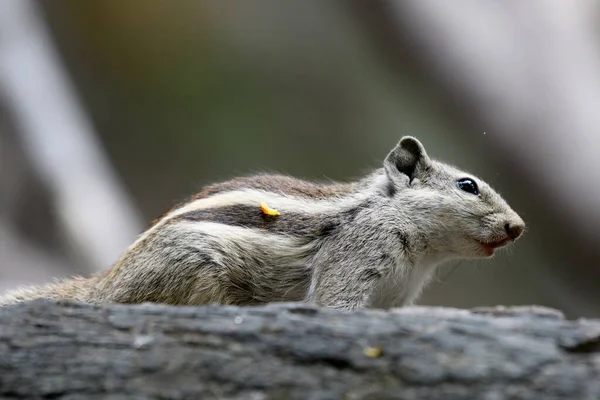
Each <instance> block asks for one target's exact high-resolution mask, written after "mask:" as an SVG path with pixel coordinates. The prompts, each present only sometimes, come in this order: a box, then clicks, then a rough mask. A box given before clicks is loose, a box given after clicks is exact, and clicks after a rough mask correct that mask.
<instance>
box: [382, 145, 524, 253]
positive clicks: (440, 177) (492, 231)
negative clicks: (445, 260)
mask: <svg viewBox="0 0 600 400" xmlns="http://www.w3.org/2000/svg"><path fill="white" fill-rule="evenodd" d="M384 170H385V173H386V176H387V179H388V182H387V184H388V185H391V186H390V187H391V189H390V190H388V192H389V194H390V202H389V203H388V206H389V208H388V209H389V211H390V213H389V215H392V214H394V215H398V213H397V210H410V215H406V214H400V215H399V218H398V219H397V220H396V221H395V222H396V223H398V224H400V225H407V222H406V221H409V222H408V226H405V229H406V230H407V231H408V236H409V237H410V233H411V232H415V233H416V232H418V236H419V235H420V236H421V237H425V238H427V243H425V244H423V245H424V246H426V247H427V248H428V249H429V250H430V251H432V250H433V251H435V252H439V253H442V254H445V255H447V256H448V257H452V258H479V257H490V256H492V255H493V254H494V250H495V249H497V248H499V247H503V246H504V245H506V244H509V243H510V242H513V241H515V240H516V239H517V238H518V237H519V236H521V234H522V233H523V231H524V229H525V223H524V222H523V220H522V219H521V217H520V216H519V215H518V214H517V213H516V212H515V211H513V210H512V209H511V208H510V206H509V205H508V204H507V203H506V201H505V200H504V199H503V198H502V196H500V194H498V193H497V192H496V191H495V190H494V189H492V188H491V187H490V186H489V185H488V184H487V183H485V182H484V181H483V180H481V179H480V178H477V177H475V176H474V175H472V174H470V173H467V172H464V171H461V170H459V169H457V168H455V167H452V166H450V165H447V164H444V163H441V162H437V161H434V160H432V159H430V158H429V156H428V155H427V152H426V151H425V148H424V147H423V145H422V144H421V142H419V141H418V140H417V139H415V138H414V137H410V136H405V137H403V138H402V139H401V140H400V142H399V143H398V145H397V146H396V147H395V148H394V149H393V150H392V151H391V152H390V153H389V154H388V156H387V157H386V159H385V162H384ZM394 210H396V211H395V212H394ZM390 219H391V220H392V221H393V220H394V218H390Z"/></svg>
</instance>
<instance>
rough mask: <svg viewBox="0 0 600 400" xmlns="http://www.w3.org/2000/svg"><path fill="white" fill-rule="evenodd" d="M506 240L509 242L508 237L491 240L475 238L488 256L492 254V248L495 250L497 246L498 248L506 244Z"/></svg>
mask: <svg viewBox="0 0 600 400" xmlns="http://www.w3.org/2000/svg"><path fill="white" fill-rule="evenodd" d="M508 242H510V238H509V237H507V238H504V239H501V240H495V241H491V242H482V241H481V240H477V243H479V244H480V245H481V247H482V248H483V251H484V252H485V254H487V255H488V256H491V255H493V254H494V250H496V249H497V248H500V247H502V246H505V245H507V244H508Z"/></svg>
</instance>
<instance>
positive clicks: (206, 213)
mask: <svg viewBox="0 0 600 400" xmlns="http://www.w3.org/2000/svg"><path fill="white" fill-rule="evenodd" d="M343 219H344V216H343V215H339V216H325V215H323V214H313V215H308V214H300V213H293V212H285V213H282V214H281V215H279V216H271V215H265V214H264V213H263V212H262V211H261V209H260V207H259V206H258V205H256V207H253V206H246V205H235V206H227V207H218V208H209V209H204V210H194V211H190V212H187V213H185V214H181V215H178V216H177V217H174V218H173V220H174V221H176V220H188V221H203V222H216V223H220V224H225V225H231V226H239V227H244V228H255V229H264V230H266V231H269V232H273V233H285V234H288V235H294V236H302V237H325V236H328V235H331V234H333V233H334V232H335V231H336V230H337V229H338V227H339V226H340V223H341V221H342V220H343Z"/></svg>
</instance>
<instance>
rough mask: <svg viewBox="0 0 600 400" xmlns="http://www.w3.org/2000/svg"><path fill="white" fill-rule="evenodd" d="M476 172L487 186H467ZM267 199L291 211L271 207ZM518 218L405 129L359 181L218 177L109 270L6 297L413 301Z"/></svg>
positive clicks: (355, 304) (485, 250)
mask: <svg viewBox="0 0 600 400" xmlns="http://www.w3.org/2000/svg"><path fill="white" fill-rule="evenodd" d="M465 177H468V178H471V179H473V180H474V181H475V182H476V183H477V185H478V187H479V192H480V195H474V194H471V193H467V192H464V191H462V190H460V189H459V188H458V186H457V184H456V181H457V180H458V179H461V178H465ZM261 202H266V203H267V204H268V205H269V206H270V207H272V208H274V209H276V210H278V211H279V212H280V215H279V216H271V215H266V214H264V213H263V212H262V211H261V208H260V203H261ZM509 228H510V232H511V233H510V235H512V236H513V237H512V238H511V239H513V240H514V239H516V237H517V236H519V235H520V233H521V232H522V231H523V229H524V223H523V221H522V220H521V218H520V217H519V216H518V215H517V214H516V213H515V212H514V211H513V210H512V209H511V208H510V207H509V206H508V204H506V202H505V201H504V200H503V199H502V197H501V196H500V195H499V194H498V193H496V192H495V191H494V190H493V189H491V188H490V187H489V186H488V185H487V184H486V183H485V182H483V181H482V180H481V179H478V178H476V177H474V176H472V175H470V174H467V173H465V172H462V171H460V170H458V169H456V168H454V167H451V166H449V165H446V164H443V163H440V162H436V161H433V160H431V159H430V158H429V156H428V155H427V153H426V151H425V149H424V147H423V145H422V144H421V143H420V142H419V141H418V140H417V139H415V138H412V137H404V138H402V139H401V140H400V142H399V143H398V145H397V146H396V147H395V148H394V149H393V150H392V151H391V152H390V153H389V155H388V156H387V157H386V159H385V161H384V165H383V168H381V169H378V170H376V171H374V172H373V173H372V174H370V175H369V176H367V177H365V178H364V179H362V180H360V181H359V182H356V183H353V184H329V185H318V184H314V183H309V182H305V181H300V180H296V179H293V178H288V177H281V176H272V177H269V176H268V175H261V176H258V177H256V178H252V177H248V178H239V179H236V180H232V181H229V182H225V183H222V184H217V185H213V186H210V187H208V188H207V189H205V190H204V191H203V192H201V193H200V194H199V195H197V196H195V197H193V198H192V199H191V200H190V201H189V202H187V203H184V204H182V205H180V206H179V207H177V208H175V209H174V210H172V211H171V212H170V213H167V214H166V215H165V216H163V217H162V218H161V219H159V220H158V221H157V222H156V223H155V225H154V226H153V227H152V228H150V229H149V230H148V231H147V232H146V233H145V234H144V235H142V237H141V238H140V239H139V240H138V241H136V243H134V244H133V245H132V246H131V247H130V248H129V249H128V251H127V252H126V253H125V254H124V256H123V257H122V258H121V260H119V261H118V262H117V263H116V264H115V266H114V267H113V268H112V269H111V270H109V271H107V272H106V273H104V274H101V275H98V276H94V277H92V278H89V279H87V280H81V279H80V280H77V281H67V282H66V283H62V284H56V285H51V286H47V287H45V288H40V289H25V290H20V291H16V292H13V293H8V294H6V295H5V296H4V297H0V305H2V304H8V303H12V302H18V301H24V300H27V299H32V298H35V297H53V298H66V299H72V300H79V301H86V302H94V303H100V302H121V303H140V302H147V301H149V302H161V303H169V304H180V305H184V304H185V305H198V304H205V303H209V302H218V303H221V304H237V305H249V304H259V303H266V302H272V301H306V302H315V303H317V304H319V305H322V306H327V307H333V308H340V309H357V308H363V307H382V308H387V307H395V306H402V305H406V304H410V303H412V302H413V301H414V300H415V299H416V298H417V296H418V295H419V293H420V292H421V290H422V288H423V287H424V286H425V284H426V283H427V282H428V281H429V279H430V277H431V276H432V274H433V272H434V270H435V267H436V266H437V265H438V264H439V263H441V262H443V261H447V260H451V259H456V258H479V257H488V256H490V255H491V253H493V251H491V247H489V246H487V245H486V244H491V245H493V246H500V245H503V244H504V243H506V242H507V239H509V238H508V232H509ZM73 282H75V283H73Z"/></svg>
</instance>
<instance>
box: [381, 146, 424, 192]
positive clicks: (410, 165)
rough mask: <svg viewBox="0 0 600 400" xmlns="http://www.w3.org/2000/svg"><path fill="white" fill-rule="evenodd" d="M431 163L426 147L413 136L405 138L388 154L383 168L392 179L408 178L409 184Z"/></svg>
mask: <svg viewBox="0 0 600 400" xmlns="http://www.w3.org/2000/svg"><path fill="white" fill-rule="evenodd" d="M429 163H430V159H429V156H427V152H425V147H423V145H422V144H421V142H419V141H418V140H417V139H415V138H414V137H412V136H404V137H403V138H402V139H400V142H398V144H397V145H396V147H395V148H394V149H393V150H392V151H391V152H390V154H388V156H387V157H386V159H385V161H384V163H383V166H384V168H385V171H386V172H387V174H388V176H389V177H390V178H392V179H395V178H398V177H402V178H403V179H406V177H408V179H409V182H410V181H412V180H413V179H414V178H415V177H417V176H418V174H419V172H420V171H421V170H422V169H423V167H425V166H427V165H428V164H429Z"/></svg>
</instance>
